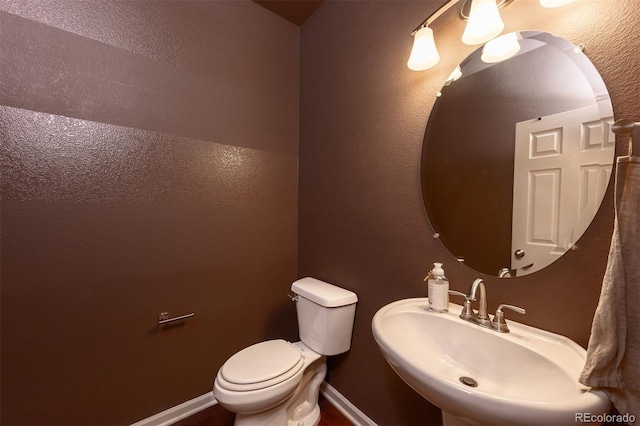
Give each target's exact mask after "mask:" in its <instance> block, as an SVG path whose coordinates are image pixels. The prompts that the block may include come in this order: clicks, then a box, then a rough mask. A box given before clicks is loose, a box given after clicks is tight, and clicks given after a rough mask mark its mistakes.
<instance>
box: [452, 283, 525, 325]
mask: <svg viewBox="0 0 640 426" xmlns="http://www.w3.org/2000/svg"><path fill="white" fill-rule="evenodd" d="M478 289H480V294H479V297H478ZM449 294H451V295H454V296H462V297H464V298H465V302H464V307H463V308H462V312H461V313H460V318H462V319H463V320H465V321H469V322H471V323H474V324H478V325H479V326H481V327H486V328H490V329H492V330H495V331H497V332H499V333H508V332H509V327H507V322H506V321H505V319H504V313H503V312H502V308H508V309H511V310H513V311H515V312H518V313H519V314H524V313H526V312H525V310H524V309H522V308H520V307H518V306H513V305H507V304H501V305H500V306H498V309H497V310H496V314H495V315H494V317H493V319H491V318H490V317H489V315H488V314H487V288H486V287H485V284H484V281H483V280H482V278H478V279H476V280H475V281H474V282H473V284H471V289H470V290H469V295H468V296H467V295H466V294H464V293H461V292H459V291H455V290H449ZM475 301H477V302H478V312H475V311H474V310H473V308H472V307H471V302H475Z"/></svg>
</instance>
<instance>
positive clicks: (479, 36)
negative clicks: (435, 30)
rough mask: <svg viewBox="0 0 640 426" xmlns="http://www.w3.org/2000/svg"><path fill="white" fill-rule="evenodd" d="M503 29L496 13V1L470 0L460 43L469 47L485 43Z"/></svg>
mask: <svg viewBox="0 0 640 426" xmlns="http://www.w3.org/2000/svg"><path fill="white" fill-rule="evenodd" d="M503 29H504V22H502V18H501V17H500V12H498V6H497V5H496V0H472V1H471V10H470V12H469V21H468V22H467V26H466V27H465V29H464V33H463V34H462V42H463V43H464V44H469V45H474V44H482V43H486V42H488V41H489V40H491V39H492V38H494V37H496V36H498V35H499V34H500V33H501V32H502V30H503Z"/></svg>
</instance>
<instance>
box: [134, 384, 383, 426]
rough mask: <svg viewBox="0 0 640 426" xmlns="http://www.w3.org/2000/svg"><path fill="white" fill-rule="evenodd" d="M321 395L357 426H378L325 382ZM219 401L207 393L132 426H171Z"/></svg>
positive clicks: (321, 388)
mask: <svg viewBox="0 0 640 426" xmlns="http://www.w3.org/2000/svg"><path fill="white" fill-rule="evenodd" d="M320 393H322V396H324V398H325V399H326V400H327V401H329V403H330V404H331V405H333V406H334V407H336V408H337V409H338V411H340V412H341V413H342V414H343V415H344V416H345V417H346V418H347V419H349V421H350V422H352V423H353V424H354V425H356V426H377V425H376V423H375V422H374V421H373V420H371V419H370V418H369V417H367V415H366V414H364V413H363V412H362V411H360V410H359V409H358V407H356V406H355V405H353V404H352V403H351V401H349V400H348V399H347V398H345V397H344V395H342V394H341V393H340V392H338V391H337V390H336V388H334V387H333V386H331V385H330V384H329V383H327V382H323V383H322V385H321V386H320ZM217 403H218V401H216V399H215V398H214V397H213V392H207V393H205V394H204V395H200V396H198V397H196V398H193V399H191V400H189V401H187V402H183V403H182V404H179V405H176V406H175V407H171V408H169V409H167V410H164V411H163V412H161V413H158V414H155V415H153V416H151V417H147V418H146V419H143V420H140V421H139V422H136V423H134V424H132V425H131V426H170V425H172V424H174V423H176V422H178V421H180V420H182V419H186V418H187V417H189V416H192V415H194V414H196V413H197V412H199V411H202V410H204V409H205V408H208V407H211V406H213V405H216V404H217Z"/></svg>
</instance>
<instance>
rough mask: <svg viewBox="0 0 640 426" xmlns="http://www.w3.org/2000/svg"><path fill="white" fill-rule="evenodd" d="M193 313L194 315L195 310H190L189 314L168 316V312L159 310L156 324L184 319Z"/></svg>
mask: <svg viewBox="0 0 640 426" xmlns="http://www.w3.org/2000/svg"><path fill="white" fill-rule="evenodd" d="M194 315H195V312H191V313H190V314H186V315H180V316H177V317H173V318H169V312H161V313H160V315H159V316H158V325H163V324H167V323H170V322H175V321H182V320H186V319H187V318H191V317H192V316H194Z"/></svg>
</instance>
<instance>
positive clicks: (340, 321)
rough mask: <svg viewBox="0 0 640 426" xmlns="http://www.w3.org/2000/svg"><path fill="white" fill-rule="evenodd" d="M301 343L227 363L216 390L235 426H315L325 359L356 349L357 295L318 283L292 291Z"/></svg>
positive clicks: (279, 344)
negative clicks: (353, 344)
mask: <svg viewBox="0 0 640 426" xmlns="http://www.w3.org/2000/svg"><path fill="white" fill-rule="evenodd" d="M291 290H293V292H294V293H295V294H296V297H295V299H294V300H295V301H296V310H297V313H298V327H299V330H300V340H301V341H300V342H295V343H289V342H287V341H285V340H280V339H278V340H268V341H266V342H261V343H257V344H255V345H252V346H249V347H248V348H245V349H243V350H241V351H240V352H238V353H236V354H235V355H233V356H232V357H231V358H229V359H228V360H227V362H225V363H224V365H223V366H222V367H221V368H220V370H219V371H218V374H217V376H216V380H215V382H214V385H213V394H214V396H215V397H216V399H217V400H218V403H219V404H220V405H222V406H223V407H224V408H226V409H227V410H229V411H232V412H234V413H236V420H235V424H236V425H269V426H280V425H281V426H285V425H286V426H311V425H313V426H315V425H317V424H318V422H319V421H320V408H319V407H318V392H319V389H320V384H322V382H323V380H324V377H325V375H326V373H327V365H326V363H325V361H326V356H329V355H337V354H341V353H343V352H346V351H348V350H349V348H350V347H351V334H352V331H353V319H354V317H355V311H356V302H357V301H358V297H357V296H356V294H355V293H353V292H351V291H349V290H345V289H343V288H340V287H336V286H334V285H331V284H328V283H326V282H323V281H320V280H317V279H315V278H311V277H308V278H302V279H300V280H298V281H296V282H294V283H293V284H292V285H291Z"/></svg>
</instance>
